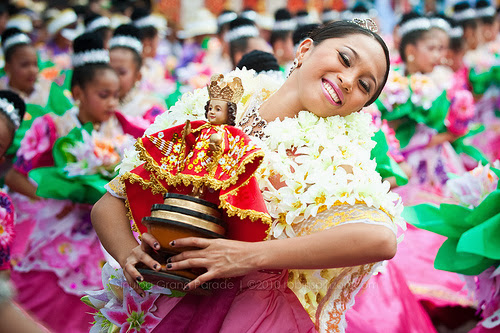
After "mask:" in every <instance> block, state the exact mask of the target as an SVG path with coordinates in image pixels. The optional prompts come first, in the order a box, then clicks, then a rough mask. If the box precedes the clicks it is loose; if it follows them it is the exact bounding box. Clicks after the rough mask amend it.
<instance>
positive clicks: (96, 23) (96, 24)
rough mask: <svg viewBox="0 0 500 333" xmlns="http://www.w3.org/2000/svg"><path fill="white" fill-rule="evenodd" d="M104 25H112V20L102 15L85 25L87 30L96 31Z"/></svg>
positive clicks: (107, 26)
mask: <svg viewBox="0 0 500 333" xmlns="http://www.w3.org/2000/svg"><path fill="white" fill-rule="evenodd" d="M104 27H106V28H109V27H111V20H110V19H109V18H107V17H105V16H101V17H98V18H96V19H95V20H93V21H92V22H90V23H89V25H88V26H86V27H85V32H92V31H96V30H97V29H100V28H104Z"/></svg>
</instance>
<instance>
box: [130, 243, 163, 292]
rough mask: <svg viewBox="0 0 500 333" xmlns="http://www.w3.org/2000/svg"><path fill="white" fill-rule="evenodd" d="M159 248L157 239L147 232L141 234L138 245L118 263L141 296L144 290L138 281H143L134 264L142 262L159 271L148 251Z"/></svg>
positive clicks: (158, 264)
mask: <svg viewBox="0 0 500 333" xmlns="http://www.w3.org/2000/svg"><path fill="white" fill-rule="evenodd" d="M159 249H160V244H159V243H158V241H157V240H156V239H155V238H154V237H153V236H151V235H150V234H148V233H144V234H142V242H141V244H140V245H138V246H137V247H135V248H134V249H132V251H131V253H130V255H129V256H128V257H127V259H126V260H125V262H124V263H120V265H121V266H122V268H123V274H124V275H125V278H126V279H127V282H128V284H129V285H130V286H131V287H132V288H133V289H134V290H135V291H136V292H137V293H138V294H139V295H141V296H143V297H144V291H143V290H142V289H141V287H139V282H142V281H144V278H143V277H142V275H141V273H139V271H138V270H137V268H136V267H135V265H137V264H138V263H143V264H145V265H146V266H148V267H149V268H151V269H152V270H155V271H159V270H160V269H161V265H160V263H158V262H157V261H156V260H154V259H153V258H151V256H150V255H149V253H152V252H154V251H155V250H159Z"/></svg>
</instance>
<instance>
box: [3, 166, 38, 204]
mask: <svg viewBox="0 0 500 333" xmlns="http://www.w3.org/2000/svg"><path fill="white" fill-rule="evenodd" d="M5 184H6V185H7V186H8V187H9V189H11V190H12V191H14V192H17V193H21V194H22V195H25V196H27V197H28V198H31V199H34V200H39V199H40V197H39V196H38V195H36V186H35V185H34V184H33V183H32V182H30V180H29V179H28V177H26V176H25V175H23V174H22V173H20V172H19V171H17V170H16V169H14V168H11V169H10V170H9V171H8V172H7V174H6V175H5Z"/></svg>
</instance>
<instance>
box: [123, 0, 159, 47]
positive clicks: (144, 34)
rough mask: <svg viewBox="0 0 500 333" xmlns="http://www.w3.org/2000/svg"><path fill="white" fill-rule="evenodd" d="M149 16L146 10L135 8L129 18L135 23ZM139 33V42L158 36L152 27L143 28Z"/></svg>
mask: <svg viewBox="0 0 500 333" xmlns="http://www.w3.org/2000/svg"><path fill="white" fill-rule="evenodd" d="M149 15H151V12H150V11H149V10H147V9H146V8H140V7H139V8H136V9H135V10H134V11H133V13H132V15H131V16H130V18H131V19H132V22H135V21H137V20H140V19H142V18H144V17H148V16H149ZM139 30H140V32H141V40H145V39H153V38H155V37H156V35H158V29H156V27H154V26H152V25H148V26H144V27H141V28H139Z"/></svg>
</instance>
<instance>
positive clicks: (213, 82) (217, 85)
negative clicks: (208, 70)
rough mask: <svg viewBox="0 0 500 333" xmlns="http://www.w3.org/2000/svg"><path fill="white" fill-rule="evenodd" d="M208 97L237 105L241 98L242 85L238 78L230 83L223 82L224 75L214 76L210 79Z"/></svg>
mask: <svg viewBox="0 0 500 333" xmlns="http://www.w3.org/2000/svg"><path fill="white" fill-rule="evenodd" d="M207 88H208V95H209V96H210V99H220V100H223V101H227V102H232V103H235V104H237V103H238V102H239V100H240V99H241V96H243V91H244V90H243V84H242V83H241V79H240V78H239V77H235V78H233V80H232V81H231V82H227V81H224V75H222V74H215V75H212V77H211V78H210V85H209V86H208V87H207Z"/></svg>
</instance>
